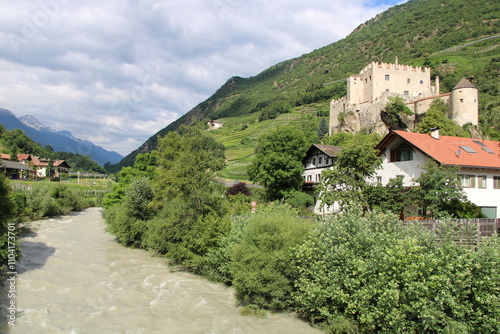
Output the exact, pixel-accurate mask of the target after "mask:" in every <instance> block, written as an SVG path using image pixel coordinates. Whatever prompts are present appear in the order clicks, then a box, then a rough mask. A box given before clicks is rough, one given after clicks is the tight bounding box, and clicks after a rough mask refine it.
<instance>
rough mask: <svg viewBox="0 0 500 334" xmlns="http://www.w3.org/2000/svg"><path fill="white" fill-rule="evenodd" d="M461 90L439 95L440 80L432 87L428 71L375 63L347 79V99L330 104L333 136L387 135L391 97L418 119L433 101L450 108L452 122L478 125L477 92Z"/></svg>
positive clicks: (467, 89) (472, 89) (420, 68)
mask: <svg viewBox="0 0 500 334" xmlns="http://www.w3.org/2000/svg"><path fill="white" fill-rule="evenodd" d="M462 87H463V85H462ZM462 87H461V88H457V89H454V90H453V92H452V93H448V94H441V95H439V77H437V78H436V81H435V85H434V86H433V85H432V84H431V71H430V68H428V67H413V66H408V65H400V64H398V62H397V58H396V63H395V64H389V63H376V62H372V63H370V64H368V65H367V66H366V67H365V68H364V69H363V70H362V71H361V72H360V73H359V75H353V76H350V77H349V78H348V79H347V96H344V97H342V98H341V99H339V100H333V101H331V102H330V135H331V134H333V133H336V132H339V131H341V130H342V131H348V132H350V131H359V129H362V128H368V129H372V130H374V131H376V132H380V133H383V132H385V131H386V127H385V124H384V123H383V121H382V119H381V110H382V109H383V108H384V107H385V105H386V104H387V103H388V102H389V97H396V96H400V97H402V98H403V100H404V101H405V102H406V104H407V106H408V107H409V108H410V109H411V110H412V111H413V112H414V113H415V114H416V115H422V114H424V113H425V112H426V111H427V110H428V109H429V107H430V105H431V103H432V101H433V100H434V98H436V97H438V98H441V99H443V100H444V101H445V102H447V103H448V105H449V111H448V114H449V115H448V117H449V118H450V119H452V120H454V121H455V122H457V123H458V124H459V125H464V124H466V123H472V124H474V125H477V124H478V92H477V89H476V88H475V87H472V88H471V87H466V88H462ZM339 118H341V121H339ZM414 118H415V117H413V118H412V119H411V120H410V119H409V121H410V123H412V124H413V122H414V121H415V119H414ZM411 126H413V125H411Z"/></svg>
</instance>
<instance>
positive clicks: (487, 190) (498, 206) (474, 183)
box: [375, 130, 500, 218]
mask: <svg viewBox="0 0 500 334" xmlns="http://www.w3.org/2000/svg"><path fill="white" fill-rule="evenodd" d="M376 149H377V150H378V151H379V153H378V154H379V156H381V157H382V159H383V162H382V166H381V168H380V169H379V170H378V171H377V174H376V176H375V181H376V182H379V183H381V184H384V185H385V184H387V182H389V179H391V178H394V177H401V178H403V184H404V185H405V186H406V187H410V186H413V185H415V184H414V182H413V180H414V179H415V178H418V177H419V176H420V174H421V173H422V171H423V170H422V166H424V165H425V164H426V162H427V160H428V159H432V160H434V161H435V162H437V163H439V164H441V165H444V166H456V167H458V168H459V170H458V171H457V174H458V175H459V177H460V181H461V186H462V188H463V190H464V192H465V194H466V195H467V198H468V199H469V200H470V201H471V202H472V203H474V204H476V205H477V206H479V207H480V208H481V211H482V212H483V214H484V215H486V216H487V217H488V218H500V142H498V141H490V140H478V139H472V138H463V137H452V136H440V135H439V130H435V131H434V132H433V133H431V134H430V135H429V134H421V133H410V132H406V131H391V132H390V133H389V134H387V135H386V136H385V138H384V139H383V140H382V141H381V142H380V143H379V144H378V145H377V147H376Z"/></svg>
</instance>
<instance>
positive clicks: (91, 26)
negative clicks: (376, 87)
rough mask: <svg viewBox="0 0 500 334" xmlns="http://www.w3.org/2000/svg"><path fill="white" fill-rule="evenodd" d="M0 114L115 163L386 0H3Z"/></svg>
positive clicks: (341, 32) (347, 28) (340, 32)
mask: <svg viewBox="0 0 500 334" xmlns="http://www.w3.org/2000/svg"><path fill="white" fill-rule="evenodd" d="M6 2H8V4H6V3H5V1H4V3H3V4H2V8H1V10H0V107H2V108H7V109H10V110H11V111H13V112H14V113H15V114H16V115H17V116H23V115H25V114H31V115H33V116H35V117H36V118H38V119H39V120H40V121H41V122H42V123H43V124H44V125H46V126H50V127H51V128H53V129H55V130H69V131H71V132H72V133H73V134H74V135H75V136H77V137H79V138H82V139H87V140H90V141H92V142H93V143H95V144H97V145H100V146H103V147H104V148H106V149H108V150H115V151H117V152H119V153H121V154H123V155H126V154H128V153H130V152H131V151H132V150H134V149H136V148H137V147H139V146H140V145H141V144H142V143H143V142H144V141H145V140H146V139H147V138H149V137H150V136H151V135H153V134H154V133H156V132H157V131H158V130H160V129H162V128H164V127H165V126H167V125H168V124H170V123H171V122H173V121H174V120H176V119H177V118H179V117H180V116H182V115H183V114H185V113H186V112H188V111H189V110H190V109H191V108H193V107H194V106H196V105H197V104H198V103H200V102H202V101H203V100H205V99H206V98H208V97H209V96H210V95H212V94H213V93H214V92H215V90H216V89H217V88H219V87H220V86H221V85H222V84H224V82H226V80H227V79H229V78H230V77H232V76H235V75H237V76H242V77H249V76H253V75H256V74H258V73H259V72H261V71H263V70H265V69H266V68H268V67H270V66H272V65H274V64H276V63H278V62H281V61H284V60H287V59H291V58H294V57H298V56H300V55H302V54H304V53H309V52H311V51H312V50H314V49H318V48H320V47H323V46H325V45H328V44H330V43H333V42H336V41H338V40H339V39H342V38H344V37H345V36H347V35H348V34H349V33H350V32H351V31H352V30H353V29H354V28H356V27H357V26H358V25H359V24H361V23H363V22H365V21H367V20H369V19H370V18H372V17H374V16H375V15H377V14H378V13H380V12H382V11H384V10H385V9H387V8H389V7H390V6H391V5H394V4H395V3H396V2H395V1H390V0H387V1H380V0H372V1H363V0H309V1H303V0H266V1H264V0H251V1H244V0H184V1H173V0H171V1H165V0H164V1H153V0H142V1H130V0H129V1H123V0H120V1H119V0H109V1H100V0H80V1H69V0H38V1H32V0H9V1H6Z"/></svg>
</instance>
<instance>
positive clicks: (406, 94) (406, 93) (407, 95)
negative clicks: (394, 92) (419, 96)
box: [404, 90, 410, 99]
mask: <svg viewBox="0 0 500 334" xmlns="http://www.w3.org/2000/svg"><path fill="white" fill-rule="evenodd" d="M404 96H405V99H408V98H409V97H410V92H409V91H407V90H405V91H404Z"/></svg>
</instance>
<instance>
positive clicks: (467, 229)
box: [403, 218, 500, 244]
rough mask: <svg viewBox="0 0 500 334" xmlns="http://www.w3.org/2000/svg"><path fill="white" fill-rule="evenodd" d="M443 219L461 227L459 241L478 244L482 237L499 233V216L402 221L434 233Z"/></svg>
mask: <svg viewBox="0 0 500 334" xmlns="http://www.w3.org/2000/svg"><path fill="white" fill-rule="evenodd" d="M443 221H446V222H451V223H454V224H455V225H456V226H457V227H458V228H461V229H462V231H463V232H464V233H463V234H462V236H461V240H460V241H461V242H464V243H469V244H479V243H480V242H481V239H483V238H486V237H492V236H493V235H494V234H500V218H476V219H446V220H440V219H431V220H405V221H403V223H404V224H409V223H411V224H421V225H423V226H424V227H425V228H426V229H428V230H431V231H433V232H434V233H436V231H437V230H438V229H439V225H440V224H442V223H443Z"/></svg>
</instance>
